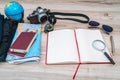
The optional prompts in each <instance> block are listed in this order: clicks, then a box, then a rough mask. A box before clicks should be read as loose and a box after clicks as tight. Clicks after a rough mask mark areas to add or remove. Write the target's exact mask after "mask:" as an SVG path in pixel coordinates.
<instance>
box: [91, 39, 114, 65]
mask: <svg viewBox="0 0 120 80" xmlns="http://www.w3.org/2000/svg"><path fill="white" fill-rule="evenodd" d="M92 46H93V48H95V49H96V50H98V51H102V52H103V53H104V55H105V56H106V57H107V59H108V60H109V61H110V62H111V63H112V64H113V65H114V64H115V62H114V61H113V59H112V58H111V57H110V56H109V55H108V53H107V52H104V51H105V48H106V45H105V43H104V42H103V41H101V40H94V41H93V43H92Z"/></svg>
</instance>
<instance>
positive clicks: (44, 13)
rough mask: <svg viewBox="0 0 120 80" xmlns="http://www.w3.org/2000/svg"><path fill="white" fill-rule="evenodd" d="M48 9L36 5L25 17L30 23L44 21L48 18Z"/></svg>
mask: <svg viewBox="0 0 120 80" xmlns="http://www.w3.org/2000/svg"><path fill="white" fill-rule="evenodd" d="M48 13H49V10H48V9H46V8H44V9H43V8H41V7H37V8H36V10H34V11H33V12H32V13H31V14H29V16H28V17H27V19H28V20H29V21H30V23H31V24H39V23H45V22H46V21H47V20H48V15H49V14H48Z"/></svg>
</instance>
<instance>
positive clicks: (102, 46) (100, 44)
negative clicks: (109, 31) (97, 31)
mask: <svg viewBox="0 0 120 80" xmlns="http://www.w3.org/2000/svg"><path fill="white" fill-rule="evenodd" d="M93 47H94V48H95V49H97V50H100V51H101V50H104V49H105V44H104V42H102V41H100V40H95V41H94V42H93Z"/></svg>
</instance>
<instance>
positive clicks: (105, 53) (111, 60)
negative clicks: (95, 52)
mask: <svg viewBox="0 0 120 80" xmlns="http://www.w3.org/2000/svg"><path fill="white" fill-rule="evenodd" d="M104 55H105V56H106V57H107V58H108V59H109V60H110V62H111V63H112V64H113V65H114V64H115V62H114V61H113V59H112V58H111V57H110V56H109V55H108V54H107V52H104Z"/></svg>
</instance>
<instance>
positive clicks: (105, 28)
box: [102, 25, 113, 33]
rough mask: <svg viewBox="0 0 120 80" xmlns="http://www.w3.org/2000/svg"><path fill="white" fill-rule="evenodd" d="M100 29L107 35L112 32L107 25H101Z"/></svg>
mask: <svg viewBox="0 0 120 80" xmlns="http://www.w3.org/2000/svg"><path fill="white" fill-rule="evenodd" d="M102 28H103V30H105V31H106V32H108V33H110V32H112V31H113V28H112V27H111V26H108V25H102Z"/></svg>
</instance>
